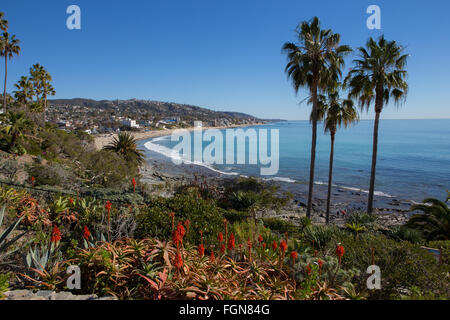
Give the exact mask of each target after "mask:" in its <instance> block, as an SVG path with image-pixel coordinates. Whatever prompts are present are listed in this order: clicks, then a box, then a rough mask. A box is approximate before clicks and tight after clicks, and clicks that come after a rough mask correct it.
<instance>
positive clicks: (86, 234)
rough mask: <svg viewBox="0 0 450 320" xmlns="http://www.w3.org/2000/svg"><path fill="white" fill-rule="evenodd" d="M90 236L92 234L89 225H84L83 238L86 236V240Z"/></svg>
mask: <svg viewBox="0 0 450 320" xmlns="http://www.w3.org/2000/svg"><path fill="white" fill-rule="evenodd" d="M90 236H91V232H90V231H89V229H88V227H87V226H84V230H83V238H85V239H86V241H89V238H90Z"/></svg>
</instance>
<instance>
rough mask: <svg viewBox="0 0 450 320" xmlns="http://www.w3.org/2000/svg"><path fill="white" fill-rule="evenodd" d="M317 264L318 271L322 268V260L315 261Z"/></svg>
mask: <svg viewBox="0 0 450 320" xmlns="http://www.w3.org/2000/svg"><path fill="white" fill-rule="evenodd" d="M317 264H318V265H319V269H322V267H323V260H322V259H318V260H317Z"/></svg>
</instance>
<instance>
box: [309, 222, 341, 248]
mask: <svg viewBox="0 0 450 320" xmlns="http://www.w3.org/2000/svg"><path fill="white" fill-rule="evenodd" d="M345 234H346V232H345V231H343V230H341V229H339V228H338V227H336V226H316V225H311V226H308V227H306V228H305V229H304V230H303V236H304V239H305V241H306V242H307V243H310V244H312V243H313V242H314V247H315V248H318V249H323V248H325V247H326V246H327V245H329V244H332V245H335V244H336V243H337V242H339V239H340V238H341V237H342V236H343V235H345Z"/></svg>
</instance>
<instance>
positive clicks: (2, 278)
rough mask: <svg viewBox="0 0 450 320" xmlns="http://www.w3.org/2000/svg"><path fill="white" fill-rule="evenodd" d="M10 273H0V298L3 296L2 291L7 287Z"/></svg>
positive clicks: (5, 290) (6, 289)
mask: <svg viewBox="0 0 450 320" xmlns="http://www.w3.org/2000/svg"><path fill="white" fill-rule="evenodd" d="M10 279H11V273H0V300H3V299H4V298H5V296H4V293H5V292H7V291H8V289H9V280H10Z"/></svg>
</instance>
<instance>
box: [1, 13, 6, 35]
mask: <svg viewBox="0 0 450 320" xmlns="http://www.w3.org/2000/svg"><path fill="white" fill-rule="evenodd" d="M4 16H5V14H4V13H3V12H0V30H2V31H4V32H6V31H7V30H8V20H6V19H4Z"/></svg>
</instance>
